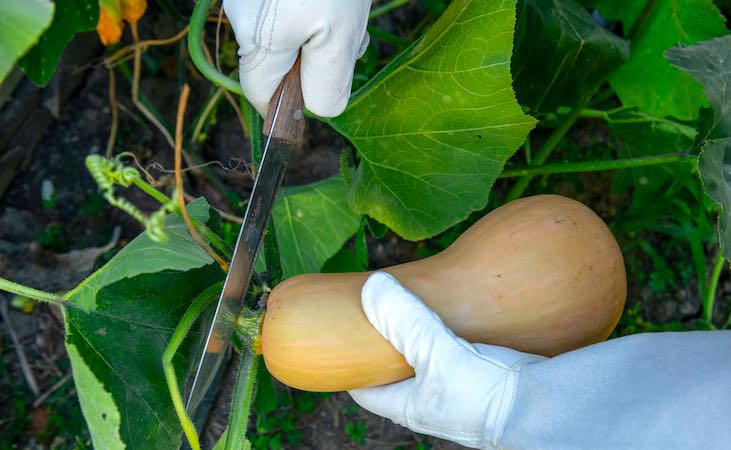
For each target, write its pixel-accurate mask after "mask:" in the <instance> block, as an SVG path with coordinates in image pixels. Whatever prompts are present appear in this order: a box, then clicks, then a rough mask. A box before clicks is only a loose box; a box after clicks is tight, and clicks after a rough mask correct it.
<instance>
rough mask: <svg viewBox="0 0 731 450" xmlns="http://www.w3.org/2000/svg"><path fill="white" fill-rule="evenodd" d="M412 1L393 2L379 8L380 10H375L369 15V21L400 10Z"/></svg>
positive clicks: (396, 0) (398, 0)
mask: <svg viewBox="0 0 731 450" xmlns="http://www.w3.org/2000/svg"><path fill="white" fill-rule="evenodd" d="M410 1H411V0H391V1H390V2H388V3H386V4H384V5H382V6H379V7H378V8H373V10H372V11H371V13H370V14H369V15H368V18H369V19H375V18H376V17H378V16H382V15H384V14H386V13H388V12H390V11H392V10H394V9H396V8H399V7H401V6H403V5H405V4H407V3H409V2H410Z"/></svg>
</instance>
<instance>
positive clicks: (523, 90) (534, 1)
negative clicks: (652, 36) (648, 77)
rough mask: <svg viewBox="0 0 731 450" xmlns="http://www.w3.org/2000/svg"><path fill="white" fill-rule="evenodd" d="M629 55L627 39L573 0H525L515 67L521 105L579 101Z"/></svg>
mask: <svg viewBox="0 0 731 450" xmlns="http://www.w3.org/2000/svg"><path fill="white" fill-rule="evenodd" d="M628 57H629V43H628V42H627V41H625V40H624V39H621V38H619V37H618V36H617V35H615V34H613V33H611V32H609V31H607V30H605V29H604V28H602V27H601V26H599V25H598V24H597V23H596V22H595V21H594V19H592V17H591V16H590V15H589V13H587V12H586V10H585V9H584V8H583V7H582V6H581V5H580V4H578V3H576V2H575V1H573V0H521V1H519V2H518V24H517V26H516V31H515V55H514V56H513V62H512V68H513V76H514V77H515V84H514V85H515V91H516V94H517V96H518V100H519V101H520V104H521V105H523V106H528V107H530V108H531V110H534V111H538V112H547V111H555V110H556V108H558V107H559V106H572V105H575V104H576V103H577V102H578V101H579V100H580V99H581V98H583V97H585V96H586V95H587V94H588V93H590V92H591V91H592V90H594V89H595V88H596V87H597V86H598V85H599V84H601V83H602V81H604V80H605V79H606V78H607V77H608V76H609V74H611V73H612V72H613V71H614V70H615V69H617V67H619V66H621V65H622V64H624V62H625V61H626V60H627V58H628Z"/></svg>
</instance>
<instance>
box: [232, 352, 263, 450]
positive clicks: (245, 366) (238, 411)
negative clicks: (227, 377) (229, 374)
mask: <svg viewBox="0 0 731 450" xmlns="http://www.w3.org/2000/svg"><path fill="white" fill-rule="evenodd" d="M259 359H260V358H259V357H258V356H256V355H254V354H253V353H252V352H251V350H249V349H247V348H245V347H244V350H243V352H242V354H241V365H240V366H239V376H238V378H237V379H236V385H235V386H234V398H233V402H232V403H231V417H230V418H229V421H228V429H227V431H226V446H225V447H224V449H225V450H243V449H244V442H246V427H247V425H248V423H249V413H250V412H251V402H252V401H253V399H254V394H255V392H256V385H255V381H256V372H257V368H258V366H259ZM242 375H243V376H242Z"/></svg>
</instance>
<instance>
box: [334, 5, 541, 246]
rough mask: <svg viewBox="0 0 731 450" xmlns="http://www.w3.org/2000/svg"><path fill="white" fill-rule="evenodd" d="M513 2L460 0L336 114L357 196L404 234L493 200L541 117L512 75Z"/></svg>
mask: <svg viewBox="0 0 731 450" xmlns="http://www.w3.org/2000/svg"><path fill="white" fill-rule="evenodd" d="M514 25H515V1H497V0H455V1H453V2H452V3H451V5H450V6H449V8H448V9H447V10H446V11H445V12H444V14H443V15H442V17H441V18H440V19H439V21H438V22H437V23H435V24H434V26H433V27H432V28H431V29H430V30H429V31H428V32H427V33H426V35H425V36H424V37H423V38H422V39H421V40H420V41H418V42H416V43H415V44H414V45H412V46H411V47H409V48H408V49H407V50H405V51H404V52H403V53H401V54H400V55H399V56H398V57H396V58H395V59H394V60H393V61H392V62H391V63H390V64H388V65H387V66H386V67H385V68H384V69H383V70H382V71H381V72H379V73H378V74H376V76H375V77H374V78H373V79H371V81H370V82H369V83H367V84H366V85H365V86H364V87H363V88H362V89H361V90H360V91H359V92H358V93H356V95H355V96H354V98H353V100H352V101H351V103H350V106H349V107H348V108H347V109H346V110H345V112H344V113H343V114H342V115H340V116H339V117H337V118H334V119H332V120H331V121H330V123H331V124H332V125H333V127H334V128H335V129H336V130H338V131H339V132H340V133H341V134H343V135H344V136H345V137H347V138H348V139H349V140H350V141H351V142H352V143H353V144H354V145H355V147H356V148H357V149H358V154H359V156H360V163H359V164H358V166H357V168H356V170H355V171H354V173H353V179H352V183H351V186H350V193H349V198H350V203H351V205H352V206H353V208H354V209H355V210H356V211H357V212H359V213H364V214H368V215H370V216H372V217H374V218H375V219H377V220H378V221H379V222H382V223H384V224H385V225H387V226H388V227H390V228H391V229H393V230H394V231H396V232H397V233H398V234H400V235H401V236H403V237H405V238H406V239H411V240H418V239H423V238H426V237H429V236H433V235H435V234H437V233H439V232H440V231H442V230H444V229H446V228H448V227H449V226H451V225H453V224H455V223H457V222H459V221H461V220H463V219H464V218H465V217H467V215H468V214H469V213H470V212H472V211H475V210H478V209H481V208H483V207H484V206H485V204H486V203H487V198H488V195H489V192H490V187H491V186H492V183H493V182H494V181H495V178H496V177H497V176H498V175H499V174H500V172H501V170H502V167H503V164H504V163H505V161H506V160H507V159H508V158H509V157H510V156H511V155H512V154H513V153H514V152H515V150H516V149H517V148H518V147H519V146H520V145H521V144H522V143H523V142H524V141H525V137H526V135H527V134H528V132H529V131H530V130H531V129H532V128H533V126H534V125H535V120H534V119H533V118H531V117H529V116H526V115H525V114H523V112H522V110H521V109H520V106H519V105H518V103H517V101H516V100H515V94H514V93H513V89H512V80H511V77H510V56H511V53H512V47H513V27H514Z"/></svg>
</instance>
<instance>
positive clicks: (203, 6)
mask: <svg viewBox="0 0 731 450" xmlns="http://www.w3.org/2000/svg"><path fill="white" fill-rule="evenodd" d="M210 8H211V0H198V1H197V2H195V8H193V14H192V15H191V17H190V32H189V33H188V51H189V52H190V59H191V60H193V64H195V66H196V67H197V68H198V70H200V72H201V74H203V76H204V77H206V78H208V79H209V80H210V81H211V82H212V83H213V84H215V85H216V86H219V87H222V88H224V89H227V90H229V91H231V92H233V93H234V94H238V95H243V94H244V92H243V91H242V90H241V86H240V85H239V82H238V81H236V80H234V79H233V78H230V77H228V76H226V75H225V74H223V73H221V72H220V71H219V70H218V69H216V68H215V67H214V66H213V64H211V63H209V62H208V60H207V59H206V56H205V54H204V53H203V47H202V45H203V42H202V39H201V38H202V37H203V31H204V30H203V28H204V25H205V23H206V18H207V17H208V10H209V9H210Z"/></svg>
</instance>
